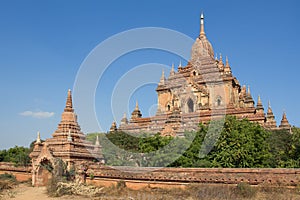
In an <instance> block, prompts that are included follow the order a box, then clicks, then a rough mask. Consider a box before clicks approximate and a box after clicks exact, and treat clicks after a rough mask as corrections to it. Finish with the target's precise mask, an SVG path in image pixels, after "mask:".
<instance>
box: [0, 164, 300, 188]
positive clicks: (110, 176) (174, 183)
mask: <svg viewBox="0 0 300 200" xmlns="http://www.w3.org/2000/svg"><path fill="white" fill-rule="evenodd" d="M4 173H8V174H13V175H15V176H16V178H17V180H18V181H27V180H29V179H31V178H32V174H31V167H15V166H14V165H13V164H11V163H3V162H2V163H1V162H0V174H4ZM120 181H125V182H126V185H127V187H129V188H132V189H141V188H144V187H159V188H185V187H186V186H187V185H189V184H191V183H207V184H238V183H240V182H246V183H249V184H251V185H261V184H263V185H270V186H298V185H299V184H300V169H242V168H240V169H225V168H224V169H222V168H218V169H216V168H212V169H210V168H135V167H107V166H98V165H93V166H90V167H89V170H88V178H87V182H88V183H91V184H94V185H98V186H111V185H117V184H118V182H120Z"/></svg>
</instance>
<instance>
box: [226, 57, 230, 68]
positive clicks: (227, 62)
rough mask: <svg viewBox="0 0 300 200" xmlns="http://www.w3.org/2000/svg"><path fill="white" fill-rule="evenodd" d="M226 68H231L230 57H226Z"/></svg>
mask: <svg viewBox="0 0 300 200" xmlns="http://www.w3.org/2000/svg"><path fill="white" fill-rule="evenodd" d="M226 67H230V65H229V61H228V56H226Z"/></svg>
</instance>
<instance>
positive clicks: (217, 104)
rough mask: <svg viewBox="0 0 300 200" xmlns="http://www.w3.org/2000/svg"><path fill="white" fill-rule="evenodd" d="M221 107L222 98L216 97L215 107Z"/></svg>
mask: <svg viewBox="0 0 300 200" xmlns="http://www.w3.org/2000/svg"><path fill="white" fill-rule="evenodd" d="M221 105H222V97H220V96H218V98H217V100H216V106H221Z"/></svg>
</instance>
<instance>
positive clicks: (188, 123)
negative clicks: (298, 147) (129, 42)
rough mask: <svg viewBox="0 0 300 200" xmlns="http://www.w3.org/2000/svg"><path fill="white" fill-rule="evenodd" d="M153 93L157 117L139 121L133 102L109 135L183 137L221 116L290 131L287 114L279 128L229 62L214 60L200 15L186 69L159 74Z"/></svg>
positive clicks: (181, 68)
mask: <svg viewBox="0 0 300 200" xmlns="http://www.w3.org/2000/svg"><path fill="white" fill-rule="evenodd" d="M156 91H157V95H158V108H157V113H156V115H155V116H153V117H147V118H142V113H141V111H140V110H139V106H138V103H137V104H136V107H135V109H134V111H133V112H132V114H131V117H130V119H129V120H128V119H127V117H126V114H125V115H124V117H123V119H122V120H121V124H120V126H119V127H118V129H117V125H116V124H115V123H114V124H113V126H112V128H111V129H110V131H111V132H113V131H116V130H121V131H124V132H128V133H158V132H159V133H161V134H162V135H170V136H182V135H183V133H184V132H185V131H194V130H197V128H198V125H199V123H200V122H202V123H207V122H209V121H211V120H212V119H218V118H221V117H222V116H225V115H234V116H236V117H237V118H240V119H242V118H247V119H249V120H250V121H252V122H257V123H259V124H260V125H261V126H263V127H265V128H266V129H271V130H274V129H287V130H290V128H291V126H290V124H289V122H288V120H287V117H286V114H285V113H284V115H283V119H282V121H281V125H280V126H279V127H277V125H276V121H275V117H274V114H273V111H272V109H271V106H270V104H269V107H268V109H267V113H265V110H264V107H263V104H262V101H261V98H260V97H258V101H257V104H256V105H255V102H254V99H253V97H252V95H251V91H250V87H248V88H247V87H246V86H241V85H240V83H239V81H238V80H237V78H236V77H234V76H233V74H232V69H231V66H230V64H229V60H228V58H227V57H226V60H225V62H224V61H223V57H222V55H220V56H219V57H215V53H214V50H213V47H212V45H211V43H210V42H209V40H208V39H207V36H206V33H205V30H204V15H203V14H201V23H200V34H199V36H198V38H197V39H196V41H195V43H194V45H193V46H192V50H191V58H190V60H189V61H188V63H187V65H186V66H181V64H180V65H179V66H178V71H177V72H176V71H175V68H174V65H172V69H171V72H170V74H169V77H168V78H166V77H165V73H164V71H163V72H162V76H161V78H160V81H159V83H158V86H157V89H156Z"/></svg>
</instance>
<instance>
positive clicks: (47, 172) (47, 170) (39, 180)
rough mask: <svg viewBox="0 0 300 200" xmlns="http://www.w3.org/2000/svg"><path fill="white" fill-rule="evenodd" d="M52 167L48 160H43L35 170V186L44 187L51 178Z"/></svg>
mask: <svg viewBox="0 0 300 200" xmlns="http://www.w3.org/2000/svg"><path fill="white" fill-rule="evenodd" d="M52 171H53V165H52V163H51V162H50V161H49V160H48V159H43V160H42V161H41V162H40V164H39V166H38V169H37V173H36V181H35V185H36V186H46V185H47V184H48V181H49V180H50V179H51V178H52Z"/></svg>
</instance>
